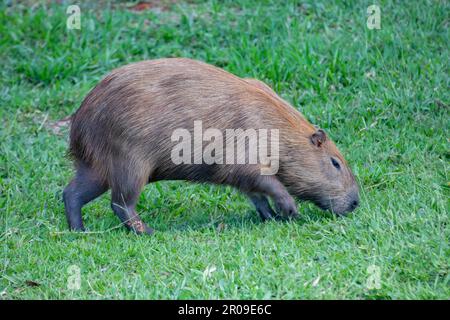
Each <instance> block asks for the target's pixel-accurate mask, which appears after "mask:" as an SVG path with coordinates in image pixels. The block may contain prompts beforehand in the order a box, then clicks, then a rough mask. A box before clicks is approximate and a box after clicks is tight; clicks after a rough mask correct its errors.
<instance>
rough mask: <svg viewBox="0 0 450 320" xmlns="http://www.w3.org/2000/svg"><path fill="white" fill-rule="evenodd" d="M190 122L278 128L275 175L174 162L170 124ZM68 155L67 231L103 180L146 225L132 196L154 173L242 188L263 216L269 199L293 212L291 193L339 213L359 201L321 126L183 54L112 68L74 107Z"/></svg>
mask: <svg viewBox="0 0 450 320" xmlns="http://www.w3.org/2000/svg"><path fill="white" fill-rule="evenodd" d="M194 121H202V125H203V128H217V129H219V130H222V131H225V129H236V128H242V129H248V128H253V129H278V130H279V139H280V140H279V144H280V153H279V171H278V173H277V174H275V175H273V176H264V175H261V174H260V172H261V167H260V165H259V164H256V165H254V164H253V165H250V164H241V165H237V164H212V165H206V164H180V165H175V164H174V163H173V162H172V161H171V150H172V148H173V146H174V143H173V142H172V141H171V134H172V133H173V130H175V129H176V128H186V129H188V130H189V131H191V132H192V130H193V123H194ZM195 152H197V151H196V150H194V153H195ZM70 154H71V156H72V157H73V159H74V162H75V166H76V169H77V174H76V176H75V178H74V180H72V182H71V183H70V184H69V185H68V187H67V188H66V189H65V192H64V202H65V205H66V214H67V218H68V221H69V225H70V227H71V228H72V229H75V230H78V229H83V228H84V227H83V223H82V220H81V207H82V206H83V205H84V204H85V203H87V202H89V201H90V200H92V199H94V198H95V197H97V196H99V195H100V194H102V193H103V192H105V191H106V190H108V189H109V188H111V189H112V208H113V210H114V212H115V213H116V214H117V215H118V216H119V217H120V219H121V220H122V222H123V223H124V224H125V225H126V226H127V227H128V228H130V229H133V230H134V231H136V232H138V233H142V232H146V233H151V232H152V230H151V229H150V228H149V227H147V226H146V225H145V224H144V223H143V222H142V221H141V220H140V218H139V216H138V215H137V213H136V211H135V204H136V201H137V198H138V195H139V193H140V191H141V189H142V188H143V187H144V186H145V184H147V183H149V182H152V181H157V180H189V181H196V182H210V183H215V184H225V185H231V186H234V187H236V188H238V189H240V190H241V191H243V192H245V193H247V194H248V195H249V197H250V199H251V200H252V202H253V203H254V204H255V206H256V208H257V210H258V212H259V213H260V215H261V217H262V218H264V219H267V218H271V217H273V216H276V215H277V213H275V212H274V211H273V210H272V208H271V207H270V205H269V203H268V201H267V197H271V198H273V200H274V203H275V205H276V207H277V212H278V213H280V214H281V215H283V216H295V215H296V214H297V206H296V204H295V202H294V200H293V199H292V197H291V196H290V194H292V195H294V196H296V197H298V198H300V199H304V200H311V201H313V202H314V203H316V204H317V205H318V206H320V207H321V208H323V209H332V210H333V211H335V212H337V213H345V212H348V211H351V210H353V209H354V207H356V206H357V204H358V187H357V184H356V182H355V179H354V177H353V174H352V173H351V170H350V169H349V167H348V165H347V163H346V161H345V160H344V158H343V157H342V155H341V154H340V152H339V151H338V149H337V148H336V146H335V145H334V143H333V142H332V141H331V140H330V139H329V138H327V136H326V134H325V133H324V132H323V131H322V130H317V129H316V128H315V127H314V126H313V125H311V124H310V123H309V122H308V121H307V120H306V119H305V118H304V117H303V115H302V114H301V113H299V112H298V111H297V110H295V109H294V108H293V107H291V106H290V105H289V104H288V103H287V102H286V101H284V100H283V99H281V98H280V97H278V95H277V94H276V93H275V92H274V91H273V90H272V89H271V88H270V87H269V86H267V85H266V84H264V83H263V82H260V81H258V80H256V79H242V78H239V77H237V76H234V75H232V74H230V73H228V72H226V71H224V70H222V69H219V68H216V67H214V66H211V65H208V64H205V63H202V62H199V61H194V60H190V59H181V58H172V59H159V60H150V61H143V62H138V63H133V64H130V65H126V66H124V67H121V68H118V69H115V70H113V71H112V72H111V73H110V74H109V75H107V76H106V78H104V79H103V80H102V81H101V82H100V83H99V84H98V85H97V86H96V87H95V88H94V89H93V90H92V91H91V92H90V93H89V94H88V95H87V97H86V98H85V99H84V101H83V103H82V105H81V107H80V108H79V109H78V111H77V112H76V113H75V114H74V115H73V118H72V125H71V131H70ZM331 158H333V159H334V160H333V161H336V162H338V163H339V166H340V169H337V168H336V167H335V166H333V164H332V161H330V159H331Z"/></svg>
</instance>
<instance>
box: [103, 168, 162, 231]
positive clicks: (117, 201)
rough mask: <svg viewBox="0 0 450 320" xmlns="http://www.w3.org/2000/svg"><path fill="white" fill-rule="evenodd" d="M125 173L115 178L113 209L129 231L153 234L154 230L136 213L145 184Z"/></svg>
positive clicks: (112, 199) (112, 194)
mask: <svg viewBox="0 0 450 320" xmlns="http://www.w3.org/2000/svg"><path fill="white" fill-rule="evenodd" d="M125 172H126V171H125ZM125 172H121V173H119V174H118V176H116V177H115V180H116V182H115V183H114V186H112V190H111V191H112V193H111V196H112V198H111V208H112V209H113V211H114V213H115V214H116V215H117V216H118V217H119V219H120V221H121V222H122V223H123V225H124V226H125V227H126V228H127V229H128V230H131V231H134V232H135V233H137V234H143V233H146V234H152V233H153V229H152V228H150V227H148V226H147V225H146V224H145V223H144V222H143V221H142V219H141V218H140V217H139V215H138V214H137V213H136V203H137V200H138V198H139V194H140V193H141V189H142V187H143V185H144V184H143V183H139V182H136V181H137V180H138V179H136V181H133V180H134V179H133V178H132V176H126V175H125Z"/></svg>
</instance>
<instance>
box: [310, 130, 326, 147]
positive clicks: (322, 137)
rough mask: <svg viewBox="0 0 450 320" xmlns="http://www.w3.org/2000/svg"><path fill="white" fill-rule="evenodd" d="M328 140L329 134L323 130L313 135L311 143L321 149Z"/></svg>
mask: <svg viewBox="0 0 450 320" xmlns="http://www.w3.org/2000/svg"><path fill="white" fill-rule="evenodd" d="M326 140H327V134H326V133H325V131H323V130H322V129H319V130H317V131H316V132H314V133H313V134H312V135H311V142H312V143H313V145H315V146H316V147H320V146H321V145H322V144H323V143H324V142H325V141H326Z"/></svg>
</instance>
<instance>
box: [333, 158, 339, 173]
mask: <svg viewBox="0 0 450 320" xmlns="http://www.w3.org/2000/svg"><path fill="white" fill-rule="evenodd" d="M331 163H332V164H333V166H334V167H335V168H336V169H338V170H341V165H340V164H339V162H337V160H336V159H335V158H331Z"/></svg>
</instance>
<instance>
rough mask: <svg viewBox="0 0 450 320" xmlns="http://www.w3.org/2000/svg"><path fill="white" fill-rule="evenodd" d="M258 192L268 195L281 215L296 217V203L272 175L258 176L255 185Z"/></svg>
mask: <svg viewBox="0 0 450 320" xmlns="http://www.w3.org/2000/svg"><path fill="white" fill-rule="evenodd" d="M255 188H256V190H257V191H259V192H260V193H263V194H265V195H268V196H270V197H271V198H272V199H273V201H274V203H275V207H276V210H277V213H278V214H280V215H281V216H282V217H288V218H297V217H298V211H297V204H296V203H295V200H294V199H293V198H292V196H291V195H290V194H289V192H288V191H287V190H286V188H285V187H284V186H283V184H281V182H280V181H278V179H277V178H276V177H274V176H260V177H259V180H258V182H257V184H256V186H255Z"/></svg>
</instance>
